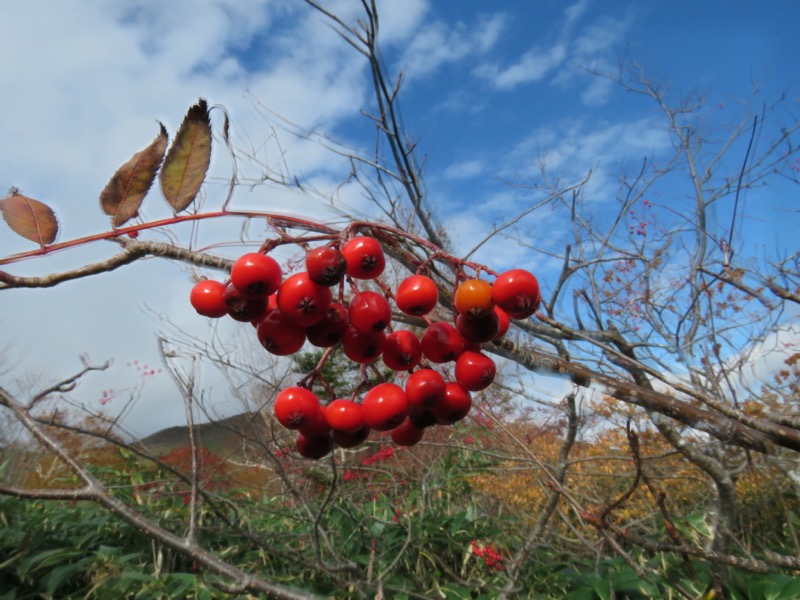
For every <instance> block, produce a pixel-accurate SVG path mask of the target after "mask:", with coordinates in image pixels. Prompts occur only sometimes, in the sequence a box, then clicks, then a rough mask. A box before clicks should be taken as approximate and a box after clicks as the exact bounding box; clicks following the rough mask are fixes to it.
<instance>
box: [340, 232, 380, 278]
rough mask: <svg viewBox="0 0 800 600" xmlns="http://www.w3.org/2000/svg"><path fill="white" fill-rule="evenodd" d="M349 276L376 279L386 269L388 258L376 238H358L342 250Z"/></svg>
mask: <svg viewBox="0 0 800 600" xmlns="http://www.w3.org/2000/svg"><path fill="white" fill-rule="evenodd" d="M342 254H344V257H345V260H346V261H347V274H348V275H349V276H350V277H353V278H354V279H376V278H378V277H380V275H381V273H383V270H384V269H385V268H386V256H385V255H384V253H383V248H381V245H380V243H379V242H378V240H376V239H375V238H371V237H366V236H358V237H354V238H353V239H351V240H350V241H349V242H347V243H346V244H345V245H344V247H343V248H342Z"/></svg>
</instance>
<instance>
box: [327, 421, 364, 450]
mask: <svg viewBox="0 0 800 600" xmlns="http://www.w3.org/2000/svg"><path fill="white" fill-rule="evenodd" d="M370 431H371V429H370V428H369V427H367V426H366V425H364V427H362V428H361V429H359V430H358V431H355V432H353V433H347V432H345V431H338V430H336V429H334V430H333V441H334V442H336V445H337V446H339V447H340V448H355V447H356V446H360V445H361V444H363V443H364V442H365V441H367V438H368V437H369V434H370Z"/></svg>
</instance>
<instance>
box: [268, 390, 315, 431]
mask: <svg viewBox="0 0 800 600" xmlns="http://www.w3.org/2000/svg"><path fill="white" fill-rule="evenodd" d="M319 406H320V405H319V398H317V396H316V394H314V392H312V391H311V390H307V389H306V388H301V387H297V386H294V387H289V388H286V389H285V390H282V391H281V392H280V393H279V394H278V395H277V396H276V397H275V406H274V408H273V410H274V411H275V417H276V418H277V419H278V422H279V423H280V424H281V425H283V426H284V427H286V428H287V429H300V428H301V427H302V426H303V425H305V424H306V423H310V422H311V420H312V419H314V418H316V413H318V412H319V410H320V407H319Z"/></svg>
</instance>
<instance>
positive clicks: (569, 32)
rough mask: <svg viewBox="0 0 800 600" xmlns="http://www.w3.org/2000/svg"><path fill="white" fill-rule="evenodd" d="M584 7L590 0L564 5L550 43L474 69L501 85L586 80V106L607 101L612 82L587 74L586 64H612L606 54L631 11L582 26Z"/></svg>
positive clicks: (497, 86) (510, 87)
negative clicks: (504, 62)
mask: <svg viewBox="0 0 800 600" xmlns="http://www.w3.org/2000/svg"><path fill="white" fill-rule="evenodd" d="M588 12H589V1H588V0H580V1H579V2H576V3H575V4H572V5H570V6H568V7H567V8H566V9H565V10H564V13H563V18H562V21H561V26H560V27H559V29H558V30H557V32H556V33H555V34H554V35H553V37H552V39H551V40H550V42H549V43H547V44H541V43H540V44H537V45H535V46H533V47H531V48H529V49H528V50H526V51H525V52H524V53H522V54H521V55H520V56H519V57H518V58H517V59H516V60H512V61H507V62H506V64H503V62H498V61H496V60H494V61H493V60H487V61H485V62H483V63H481V64H479V65H478V66H477V67H476V68H475V74H476V75H477V76H478V77H481V78H483V79H485V80H487V81H488V82H489V83H490V84H491V85H492V86H493V87H494V88H495V89H498V90H501V91H510V90H514V89H515V88H517V87H519V86H521V85H527V84H534V83H539V82H543V81H551V82H552V83H555V84H559V85H562V86H575V85H580V86H583V85H586V86H587V87H586V88H585V89H584V91H583V92H581V93H580V98H581V100H582V102H583V103H584V104H586V105H588V106H599V105H602V104H605V103H606V102H607V101H608V98H609V95H610V90H611V86H610V85H608V84H604V83H600V82H598V81H597V78H595V77H590V76H589V75H588V74H587V73H586V72H585V71H584V69H585V68H586V67H598V66H606V65H608V64H610V62H611V58H610V57H611V55H612V53H613V51H614V49H615V48H616V47H617V46H618V45H619V43H620V42H621V41H622V40H623V39H624V37H625V34H626V33H627V31H628V30H629V28H630V26H631V24H632V19H631V17H630V15H626V16H625V17H624V18H622V19H615V18H611V17H608V16H601V17H598V18H597V19H596V20H594V21H592V22H589V23H588V24H586V25H584V26H583V27H582V28H581V27H580V26H579V24H580V22H581V20H582V19H585V18H586V16H587V14H588ZM576 31H577V33H576ZM538 39H541V37H539V38H538ZM587 81H588V82H589V83H588V84H587V83H586V82H587Z"/></svg>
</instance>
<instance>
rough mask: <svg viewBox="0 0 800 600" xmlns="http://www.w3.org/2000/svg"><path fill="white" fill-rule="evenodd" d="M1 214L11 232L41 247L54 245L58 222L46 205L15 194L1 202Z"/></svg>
mask: <svg viewBox="0 0 800 600" xmlns="http://www.w3.org/2000/svg"><path fill="white" fill-rule="evenodd" d="M0 212H2V213H3V218H4V219H5V221H6V223H8V226H9V227H11V230H12V231H13V232H14V233H16V234H17V235H20V236H22V237H24V238H25V239H28V240H31V241H32V242H36V243H37V244H39V245H40V246H46V245H47V244H52V243H53V242H54V241H55V239H56V234H57V233H58V220H57V219H56V215H55V213H54V212H53V211H52V209H51V208H50V207H49V206H47V205H46V204H44V203H42V202H39V201H38V200H34V199H33V198H28V197H27V196H23V195H22V194H18V193H13V194H12V195H11V196H9V197H8V198H4V199H3V200H0Z"/></svg>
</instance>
